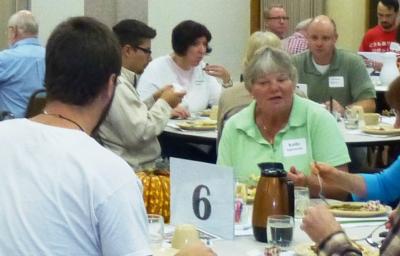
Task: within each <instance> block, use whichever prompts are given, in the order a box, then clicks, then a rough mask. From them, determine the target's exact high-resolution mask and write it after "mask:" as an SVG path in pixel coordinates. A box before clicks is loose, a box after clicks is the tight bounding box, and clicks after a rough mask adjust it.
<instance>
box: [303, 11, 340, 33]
mask: <svg viewBox="0 0 400 256" xmlns="http://www.w3.org/2000/svg"><path fill="white" fill-rule="evenodd" d="M310 27H313V28H316V27H317V28H319V29H323V30H326V31H329V32H332V33H333V34H334V35H335V36H336V37H337V30H336V23H335V21H334V20H333V19H331V18H329V17H328V16H326V15H319V16H316V17H315V18H313V19H312V20H311V21H310V23H309V25H308V29H310Z"/></svg>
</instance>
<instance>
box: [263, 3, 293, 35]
mask: <svg viewBox="0 0 400 256" xmlns="http://www.w3.org/2000/svg"><path fill="white" fill-rule="evenodd" d="M264 19H265V21H264V24H265V30H267V31H270V32H272V33H274V34H275V35H277V36H278V37H279V38H280V39H283V38H285V35H286V33H287V32H288V24H289V17H288V16H287V15H286V11H285V9H284V8H283V5H281V4H274V5H271V6H269V7H268V8H267V9H265V11H264Z"/></svg>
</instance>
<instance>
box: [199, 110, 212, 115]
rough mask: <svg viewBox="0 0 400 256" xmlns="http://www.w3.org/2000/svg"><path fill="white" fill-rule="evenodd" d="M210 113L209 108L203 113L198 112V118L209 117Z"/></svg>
mask: <svg viewBox="0 0 400 256" xmlns="http://www.w3.org/2000/svg"><path fill="white" fill-rule="evenodd" d="M211 112H212V110H211V108H207V109H204V110H203V111H200V116H205V117H209V116H210V115H211Z"/></svg>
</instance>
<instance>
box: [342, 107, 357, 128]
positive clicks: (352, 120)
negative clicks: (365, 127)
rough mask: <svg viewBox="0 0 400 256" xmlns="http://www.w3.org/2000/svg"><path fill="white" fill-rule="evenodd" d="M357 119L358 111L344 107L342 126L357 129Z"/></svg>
mask: <svg viewBox="0 0 400 256" xmlns="http://www.w3.org/2000/svg"><path fill="white" fill-rule="evenodd" d="M358 121H359V116H358V113H357V112H356V111H352V110H351V109H346V111H345V112H344V127H346V129H358Z"/></svg>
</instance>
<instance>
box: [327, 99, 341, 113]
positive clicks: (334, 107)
mask: <svg viewBox="0 0 400 256" xmlns="http://www.w3.org/2000/svg"><path fill="white" fill-rule="evenodd" d="M325 106H326V109H327V110H330V109H331V103H330V102H329V100H328V101H326V102H325ZM332 111H336V112H338V113H339V114H340V115H341V116H343V115H344V111H345V108H344V107H343V106H342V105H340V103H339V102H337V101H336V100H335V99H333V100H332Z"/></svg>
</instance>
